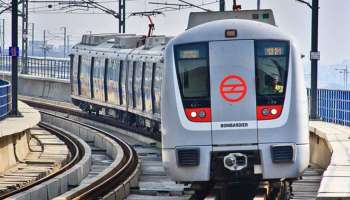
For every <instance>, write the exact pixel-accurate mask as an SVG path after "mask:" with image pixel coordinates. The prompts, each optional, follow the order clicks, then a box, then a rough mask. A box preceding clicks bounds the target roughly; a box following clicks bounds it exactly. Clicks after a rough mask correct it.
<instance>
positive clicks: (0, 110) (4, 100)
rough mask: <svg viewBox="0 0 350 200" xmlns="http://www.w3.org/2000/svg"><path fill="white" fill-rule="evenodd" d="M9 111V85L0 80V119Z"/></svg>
mask: <svg viewBox="0 0 350 200" xmlns="http://www.w3.org/2000/svg"><path fill="white" fill-rule="evenodd" d="M9 112H11V85H10V84H9V83H8V82H6V81H3V80H0V120H1V119H3V118H5V117H6V116H7V115H8V114H9Z"/></svg>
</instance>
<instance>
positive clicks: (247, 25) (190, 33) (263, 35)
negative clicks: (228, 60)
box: [173, 19, 292, 44]
mask: <svg viewBox="0 0 350 200" xmlns="http://www.w3.org/2000/svg"><path fill="white" fill-rule="evenodd" d="M229 30H234V31H235V32H236V34H235V36H234V37H226V36H225V32H226V31H229ZM232 39H241V40H245V39H271V40H292V38H291V37H290V36H289V35H288V34H286V33H284V32H282V31H281V30H280V29H278V28H277V27H276V26H272V25H269V24H266V23H261V22H256V21H252V20H245V19H224V20H217V21H213V22H208V23H205V24H201V25H198V26H196V27H193V28H191V29H188V30H186V31H185V32H184V33H182V34H180V35H179V36H177V37H176V38H175V39H174V40H173V43H177V44H180V43H191V42H202V41H215V40H216V41H217V40H232Z"/></svg>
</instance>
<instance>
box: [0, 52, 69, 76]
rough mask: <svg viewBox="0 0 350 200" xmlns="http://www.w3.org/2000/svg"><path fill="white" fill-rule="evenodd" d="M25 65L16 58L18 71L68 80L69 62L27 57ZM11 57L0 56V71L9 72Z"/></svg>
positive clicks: (60, 59)
mask: <svg viewBox="0 0 350 200" xmlns="http://www.w3.org/2000/svg"><path fill="white" fill-rule="evenodd" d="M27 63H28V64H27V65H23V64H22V59H21V57H18V71H19V73H21V74H28V75H33V76H38V77H44V78H57V79H69V76H70V75H69V71H70V61H69V59H63V58H51V57H50V58H44V57H28V60H27ZM11 66H12V60H11V56H0V71H5V72H10V71H11Z"/></svg>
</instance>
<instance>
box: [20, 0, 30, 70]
mask: <svg viewBox="0 0 350 200" xmlns="http://www.w3.org/2000/svg"><path fill="white" fill-rule="evenodd" d="M21 16H22V73H24V74H27V73H28V0H23V1H22V13H21Z"/></svg>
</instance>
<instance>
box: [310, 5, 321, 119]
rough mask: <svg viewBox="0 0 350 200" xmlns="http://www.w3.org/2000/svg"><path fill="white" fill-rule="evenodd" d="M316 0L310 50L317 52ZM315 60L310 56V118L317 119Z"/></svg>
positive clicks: (313, 10)
mask: <svg viewBox="0 0 350 200" xmlns="http://www.w3.org/2000/svg"><path fill="white" fill-rule="evenodd" d="M318 5H319V4H318V0H313V1H312V30H311V51H312V52H314V53H315V52H318ZM317 62H318V59H315V58H311V113H310V118H311V119H317V118H318V116H317Z"/></svg>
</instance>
